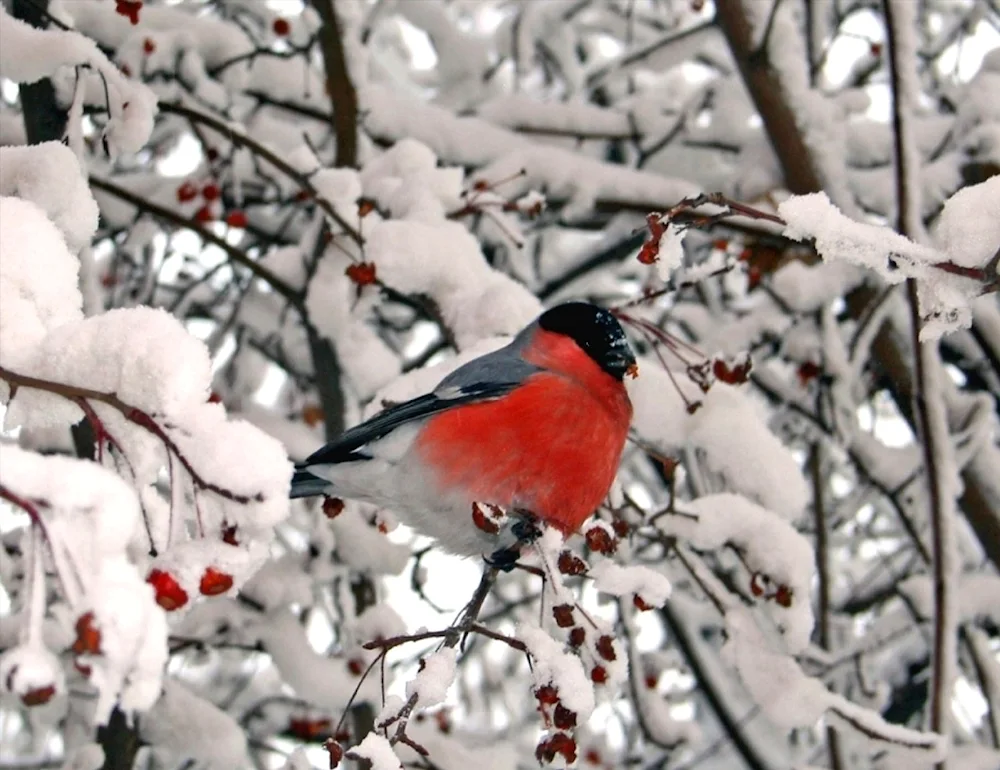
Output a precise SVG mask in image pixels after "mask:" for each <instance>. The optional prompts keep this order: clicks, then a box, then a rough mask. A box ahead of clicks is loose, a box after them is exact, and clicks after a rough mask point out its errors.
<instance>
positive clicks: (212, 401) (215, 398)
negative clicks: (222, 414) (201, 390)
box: [208, 390, 222, 404]
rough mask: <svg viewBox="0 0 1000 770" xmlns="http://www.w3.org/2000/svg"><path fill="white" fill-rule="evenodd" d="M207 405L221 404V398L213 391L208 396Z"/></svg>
mask: <svg viewBox="0 0 1000 770" xmlns="http://www.w3.org/2000/svg"><path fill="white" fill-rule="evenodd" d="M208 403H210V404H221V403H222V396H220V395H219V394H218V393H216V392H215V391H214V390H213V391H212V392H211V393H209V394H208Z"/></svg>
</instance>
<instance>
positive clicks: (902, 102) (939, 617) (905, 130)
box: [883, 0, 957, 770]
mask: <svg viewBox="0 0 1000 770" xmlns="http://www.w3.org/2000/svg"><path fill="white" fill-rule="evenodd" d="M905 1H906V0H904V2H905ZM883 9H884V11H885V16H886V34H887V38H888V47H889V72H890V81H891V84H892V116H893V129H894V130H893V138H894V154H895V170H896V203H897V207H898V220H897V229H898V230H899V232H900V233H902V234H903V235H905V236H907V237H909V238H913V239H918V240H921V235H922V229H923V228H922V224H921V222H920V182H919V179H918V178H917V177H916V174H917V173H918V170H919V169H917V168H913V167H911V162H914V161H915V162H917V163H919V157H920V156H919V154H918V151H917V148H916V145H915V141H916V138H915V137H914V136H913V134H912V133H911V131H910V127H909V126H908V125H907V124H906V118H907V117H908V113H907V110H908V109H910V108H912V107H914V106H915V100H916V97H917V94H915V93H912V92H910V91H911V89H912V83H913V82H914V81H915V79H916V77H917V74H916V71H915V58H914V56H915V53H916V52H915V51H909V50H904V48H903V34H904V33H902V30H901V27H902V25H904V24H905V25H906V26H907V28H909V27H910V26H911V25H910V24H907V22H906V21H900V19H899V15H900V14H899V12H900V11H902V9H901V8H899V7H897V6H896V4H895V2H894V0H883ZM907 14H908V11H907ZM907 85H910V86H911V88H907ZM906 288H907V297H908V299H909V305H910V324H911V328H910V332H911V335H912V340H913V349H914V382H913V400H914V405H915V411H916V413H917V415H918V417H919V419H918V421H917V427H918V435H919V436H920V448H921V451H922V453H923V457H924V469H925V476H926V479H927V490H928V494H929V496H930V510H929V517H930V525H931V549H932V553H931V555H932V559H931V574H932V584H933V595H934V643H933V647H932V650H931V688H930V729H931V730H932V731H934V732H936V733H940V734H941V735H948V734H949V733H950V721H951V697H952V690H953V682H954V671H955V664H956V654H957V624H956V616H955V606H954V604H955V599H956V597H955V595H954V592H955V581H956V578H957V575H955V574H954V573H955V554H954V551H955V543H954V537H955V535H954V520H955V498H954V496H953V495H952V494H950V491H951V490H950V487H951V485H950V484H949V483H948V479H946V478H945V474H948V473H951V471H952V468H953V463H952V454H953V452H952V447H951V438H950V435H949V431H948V422H947V419H946V413H945V405H944V404H943V403H941V402H942V401H943V398H944V396H943V393H942V392H941V388H940V381H941V378H942V376H943V372H942V371H941V361H940V357H939V355H938V349H937V343H936V342H921V340H920V323H921V322H920V307H919V300H918V287H917V281H916V279H914V278H909V279H907V281H906ZM932 399H933V400H934V403H932ZM937 767H938V768H939V770H944V767H945V763H944V761H941V762H939V763H938V765H937Z"/></svg>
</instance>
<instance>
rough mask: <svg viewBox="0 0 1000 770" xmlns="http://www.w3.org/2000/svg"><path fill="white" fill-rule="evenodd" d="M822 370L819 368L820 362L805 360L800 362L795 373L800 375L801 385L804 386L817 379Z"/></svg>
mask: <svg viewBox="0 0 1000 770" xmlns="http://www.w3.org/2000/svg"><path fill="white" fill-rule="evenodd" d="M822 371H823V370H822V369H820V368H819V364H814V363H813V362H812V361H803V362H802V363H801V364H799V368H798V369H797V370H796V372H795V373H796V374H797V375H798V378H799V385H801V386H802V387H803V388H804V387H806V385H808V384H809V383H810V382H811V381H812V380H814V379H816V378H817V377H818V376H819V374H820V372H822Z"/></svg>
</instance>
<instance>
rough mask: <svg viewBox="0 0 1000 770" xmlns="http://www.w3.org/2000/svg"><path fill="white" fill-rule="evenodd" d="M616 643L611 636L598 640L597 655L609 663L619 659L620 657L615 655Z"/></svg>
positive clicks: (605, 635)
mask: <svg viewBox="0 0 1000 770" xmlns="http://www.w3.org/2000/svg"><path fill="white" fill-rule="evenodd" d="M614 641H615V640H614V639H612V638H611V637H610V636H608V635H607V634H604V635H603V636H602V637H601V638H600V639H598V640H597V654H598V655H600V656H601V657H602V658H604V659H605V660H609V661H610V660H614V659H615V658H617V657H618V655H617V654H616V653H615V645H614Z"/></svg>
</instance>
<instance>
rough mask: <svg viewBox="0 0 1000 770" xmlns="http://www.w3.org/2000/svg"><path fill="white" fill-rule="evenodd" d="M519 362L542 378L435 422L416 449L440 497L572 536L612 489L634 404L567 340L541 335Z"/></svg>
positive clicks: (589, 359)
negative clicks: (458, 498) (463, 499)
mask: <svg viewBox="0 0 1000 770" xmlns="http://www.w3.org/2000/svg"><path fill="white" fill-rule="evenodd" d="M523 355H524V358H525V359H526V360H529V361H531V362H532V363H534V364H536V365H538V366H541V367H543V368H544V369H546V370H547V371H545V372H542V373H539V374H535V375H532V376H531V377H529V378H528V379H527V380H526V381H525V383H524V384H523V385H522V386H520V387H519V388H517V389H516V390H515V391H513V392H512V393H510V394H509V395H507V396H504V397H503V398H500V399H497V400H496V401H489V402H484V403H481V404H473V405H469V406H463V407H460V408H457V409H453V410H450V411H447V412H443V413H442V414H440V415H437V416H435V417H433V418H431V419H430V420H429V421H428V423H427V425H426V426H425V427H424V428H423V429H422V430H421V431H420V435H419V436H418V438H417V441H416V445H415V450H416V451H417V453H418V454H419V456H420V458H421V460H422V461H423V463H425V464H426V466H427V467H428V468H429V469H431V472H432V474H433V475H434V476H435V477H436V478H435V480H436V482H437V483H438V484H439V485H441V486H442V487H443V488H445V489H449V490H456V489H460V490H463V491H464V492H465V493H466V494H467V495H468V498H469V500H470V501H479V502H490V503H496V504H497V505H501V506H504V507H505V508H523V509H526V510H529V511H531V512H532V513H534V514H536V515H537V516H539V517H540V518H542V519H544V520H545V521H547V522H549V523H550V524H552V525H553V526H555V527H557V528H558V529H560V530H562V531H563V532H564V533H566V534H569V533H571V532H574V531H576V530H577V529H578V528H579V527H580V525H581V524H582V523H583V522H584V521H585V520H586V519H587V517H588V516H590V515H591V514H592V513H593V512H594V510H595V509H596V508H597V506H598V505H600V503H601V501H602V500H603V499H604V497H605V496H606V495H607V493H608V489H609V488H610V487H611V483H612V481H613V480H614V477H615V473H616V472H617V470H618V462H619V460H620V458H621V453H622V449H623V448H624V445H625V438H626V436H627V434H628V428H629V422H630V421H631V418H632V405H631V403H630V402H629V400H628V395H627V394H626V392H625V388H624V386H623V385H622V383H621V382H620V381H618V380H617V379H616V378H614V377H612V376H611V375H609V374H607V373H606V372H604V371H602V370H601V368H600V367H599V366H598V365H597V364H596V363H595V362H594V361H593V360H592V359H591V358H590V357H589V356H587V355H586V353H584V352H583V351H582V350H581V349H580V348H579V347H578V346H577V345H576V343H575V342H573V341H572V340H571V339H569V338H568V337H565V336H563V335H560V334H553V333H550V332H546V331H539V332H537V333H536V335H535V337H534V338H533V339H532V342H531V344H530V346H529V347H528V349H527V350H525V351H524V353H523ZM470 516H471V511H470Z"/></svg>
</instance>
